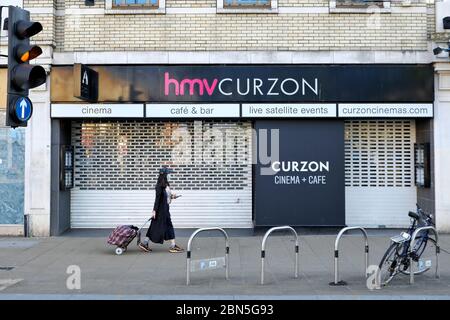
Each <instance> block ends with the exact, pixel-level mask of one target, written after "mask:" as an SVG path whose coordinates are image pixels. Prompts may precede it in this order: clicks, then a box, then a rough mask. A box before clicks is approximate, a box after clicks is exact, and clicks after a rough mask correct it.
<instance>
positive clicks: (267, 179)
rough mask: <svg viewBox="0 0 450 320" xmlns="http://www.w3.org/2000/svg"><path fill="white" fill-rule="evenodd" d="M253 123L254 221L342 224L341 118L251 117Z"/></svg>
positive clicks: (342, 165) (342, 131)
mask: <svg viewBox="0 0 450 320" xmlns="http://www.w3.org/2000/svg"><path fill="white" fill-rule="evenodd" d="M255 129H256V132H257V142H256V143H259V142H261V143H262V144H258V148H257V150H258V161H257V164H256V166H255V171H254V183H255V185H254V188H255V195H254V210H255V225H256V226H279V225H290V226H343V225H344V224H345V167H344V156H345V155H344V122H343V121H332V120H261V121H259V120H257V121H256V122H255ZM277 130H278V131H277ZM264 135H266V136H267V137H268V138H269V139H268V141H269V142H270V143H269V147H268V150H267V152H266V150H264V147H263V146H264V145H265V141H266V139H265V138H264Z"/></svg>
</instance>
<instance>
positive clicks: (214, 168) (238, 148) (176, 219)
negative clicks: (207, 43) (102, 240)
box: [71, 121, 253, 228]
mask: <svg viewBox="0 0 450 320" xmlns="http://www.w3.org/2000/svg"><path fill="white" fill-rule="evenodd" d="M224 142H225V143H224ZM186 143H187V144H186ZM72 144H73V145H74V146H75V188H74V189H73V190H72V191H71V226H72V228H112V227H115V226H117V225H120V224H138V225H139V224H141V223H142V222H143V221H145V219H146V218H148V217H149V215H150V213H151V211H152V208H153V201H154V193H155V192H154V185H155V183H156V177H157V172H158V169H159V168H160V167H161V166H162V165H169V166H170V167H172V168H174V170H175V173H174V174H173V175H170V179H169V180H170V182H171V186H172V189H173V190H175V191H176V192H177V193H179V194H182V197H181V198H179V199H177V200H174V201H173V202H172V204H171V215H172V220H173V223H174V226H175V227H176V228H192V227H195V228H196V227H207V226H221V227H226V228H250V227H252V226H253V224H252V171H251V123H250V122H231V121H188V122H162V121H153V122H141V121H108V122H105V121H103V122H86V121H85V122H74V123H73V129H72ZM183 144H184V145H183ZM174 159H175V160H177V162H174Z"/></svg>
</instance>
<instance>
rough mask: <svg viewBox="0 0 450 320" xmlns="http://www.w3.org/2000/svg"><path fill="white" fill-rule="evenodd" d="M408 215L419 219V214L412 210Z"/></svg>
mask: <svg viewBox="0 0 450 320" xmlns="http://www.w3.org/2000/svg"><path fill="white" fill-rule="evenodd" d="M408 216H410V217H411V218H413V219H416V220H419V218H420V217H419V215H418V214H417V213H415V212H412V211H410V212H409V213H408Z"/></svg>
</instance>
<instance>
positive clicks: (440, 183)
mask: <svg viewBox="0 0 450 320" xmlns="http://www.w3.org/2000/svg"><path fill="white" fill-rule="evenodd" d="M435 70H436V74H435V95H436V97H435V105H434V130H433V131H434V165H435V172H434V181H435V200H436V226H437V229H438V231H440V232H450V63H436V64H435Z"/></svg>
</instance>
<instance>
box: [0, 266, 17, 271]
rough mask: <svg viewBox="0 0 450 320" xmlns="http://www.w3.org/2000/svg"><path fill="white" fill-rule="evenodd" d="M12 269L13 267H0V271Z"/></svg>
mask: <svg viewBox="0 0 450 320" xmlns="http://www.w3.org/2000/svg"><path fill="white" fill-rule="evenodd" d="M12 269H14V267H0V271H2V270H3V271H10V270H12Z"/></svg>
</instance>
